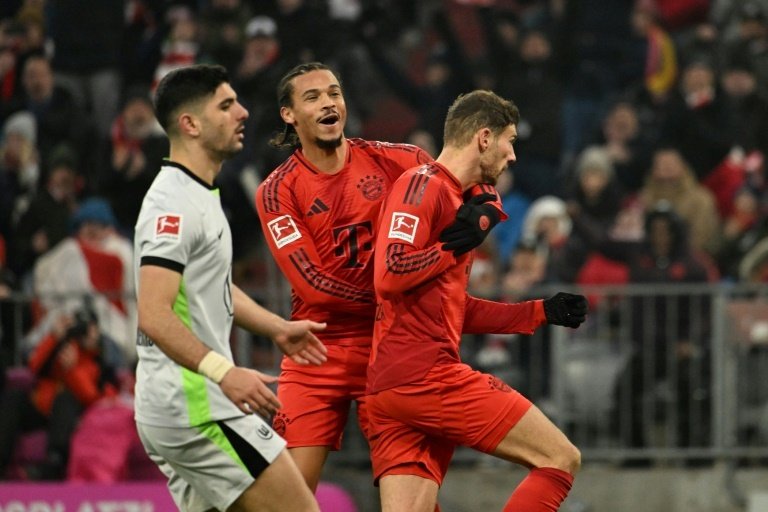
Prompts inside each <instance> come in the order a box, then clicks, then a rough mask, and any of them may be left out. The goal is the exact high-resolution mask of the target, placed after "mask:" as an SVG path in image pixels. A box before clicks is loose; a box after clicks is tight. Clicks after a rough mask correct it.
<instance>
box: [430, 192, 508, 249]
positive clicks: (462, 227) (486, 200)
mask: <svg viewBox="0 0 768 512" xmlns="http://www.w3.org/2000/svg"><path fill="white" fill-rule="evenodd" d="M495 199H496V196H495V195H493V194H478V195H476V196H473V197H472V198H471V199H469V200H468V201H467V202H466V203H464V204H462V205H461V206H459V209H458V210H457V212H456V220H455V221H454V223H453V224H451V225H450V226H448V227H447V228H445V229H444V230H443V231H442V233H440V241H441V242H443V250H444V251H453V254H454V256H461V255H462V254H464V253H467V252H469V251H471V250H472V249H474V248H475V247H477V246H478V245H480V244H481V243H483V240H485V237H487V236H488V233H490V232H491V228H493V226H495V225H496V224H498V223H499V220H501V219H500V215H499V211H498V210H497V209H496V208H495V207H494V206H493V205H492V204H491V202H492V201H494V200H495Z"/></svg>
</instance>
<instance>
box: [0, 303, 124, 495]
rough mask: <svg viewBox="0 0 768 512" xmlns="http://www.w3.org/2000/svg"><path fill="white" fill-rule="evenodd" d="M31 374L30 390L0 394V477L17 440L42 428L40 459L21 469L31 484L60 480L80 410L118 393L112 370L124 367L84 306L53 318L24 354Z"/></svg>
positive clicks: (118, 386)
mask: <svg viewBox="0 0 768 512" xmlns="http://www.w3.org/2000/svg"><path fill="white" fill-rule="evenodd" d="M28 364H29V368H30V369H31V370H32V372H33V373H34V375H35V382H34V387H33V389H32V390H31V392H30V391H27V390H24V389H16V388H7V389H6V390H4V391H3V395H2V399H1V400H0V403H1V404H2V408H3V414H1V415H0V475H3V474H4V473H5V470H6V469H7V467H8V463H9V462H10V459H11V455H12V452H13V449H14V447H15V446H16V441H17V439H18V436H19V435H20V434H22V433H24V432H30V431H32V430H36V429H39V428H42V427H45V428H46V429H47V433H48V436H47V446H46V458H45V461H44V462H43V463H42V464H40V465H38V466H33V467H28V468H25V469H26V476H27V478H29V479H31V480H58V479H62V478H63V477H64V476H65V471H66V467H67V459H68V457H69V442H70V439H71V437H72V434H73V433H74V431H75V427H76V426H77V422H78V419H79V418H80V416H81V415H82V413H83V411H84V410H85V409H86V408H87V407H88V406H89V405H91V404H92V403H94V402H95V401H96V400H98V399H99V398H101V397H103V396H110V395H115V394H117V392H118V391H119V389H120V383H119V381H118V378H117V371H118V370H119V369H120V368H123V367H124V363H123V360H122V357H121V355H120V351H119V350H118V349H117V347H116V346H115V345H114V343H113V342H112V341H111V340H110V339H109V338H108V337H107V336H105V335H104V333H103V332H102V331H101V329H100V327H99V319H98V317H97V316H96V313H95V312H94V311H93V310H91V309H88V308H83V309H80V310H78V311H76V312H75V313H74V314H59V315H58V316H57V318H56V320H55V322H54V323H53V326H52V328H51V330H50V332H48V333H47V334H46V336H45V337H44V338H43V340H42V341H41V342H40V344H39V345H38V346H37V347H35V349H34V350H33V351H32V352H31V353H30V355H29V361H28Z"/></svg>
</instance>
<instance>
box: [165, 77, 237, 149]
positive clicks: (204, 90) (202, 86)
mask: <svg viewBox="0 0 768 512" xmlns="http://www.w3.org/2000/svg"><path fill="white" fill-rule="evenodd" d="M223 83H229V75H228V74H227V70H226V69H225V68H224V67H223V66H218V65H210V64H196V65H194V66H187V67H183V68H179V69H175V70H173V71H171V72H170V73H168V74H167V75H165V76H164V77H163V79H162V80H160V83H159V84H158V86H157V90H156V91H155V102H154V105H155V116H156V117H157V120H158V121H159V122H160V126H162V127H163V129H164V130H165V132H166V133H167V134H168V135H171V133H175V130H176V128H175V123H174V116H175V115H176V113H177V111H178V110H179V109H180V108H181V107H183V106H186V105H189V104H190V103H194V102H196V101H199V100H201V99H203V98H205V97H206V96H210V95H213V94H214V93H215V92H216V89H218V88H219V86H220V85H221V84H223Z"/></svg>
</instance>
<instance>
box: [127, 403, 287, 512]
mask: <svg viewBox="0 0 768 512" xmlns="http://www.w3.org/2000/svg"><path fill="white" fill-rule="evenodd" d="M136 427H137V429H138V432H139V438H141V442H142V444H143V445H144V449H145V450H146V452H147V454H149V456H150V458H151V459H152V460H153V461H154V462H155V463H156V464H157V465H158V466H159V467H160V470H161V471H162V472H163V473H164V474H165V475H166V476H167V477H168V489H169V490H170V491H171V495H172V496H173V500H174V501H175V502H176V505H177V506H178V507H179V510H181V511H182V512H204V511H207V510H210V509H214V508H215V509H218V510H222V511H223V510H227V509H228V508H229V507H230V506H231V505H232V504H233V503H234V502H235V500H237V498H239V497H240V495H241V494H242V493H243V492H244V491H245V490H246V489H247V488H248V487H249V486H250V485H251V484H252V483H253V482H254V481H255V480H256V478H258V477H259V475H260V474H261V472H262V471H264V470H265V469H266V468H267V467H268V466H269V465H270V464H271V463H272V462H273V461H274V460H275V459H276V458H277V456H278V455H280V452H282V451H283V449H285V444H286V443H285V440H284V439H283V438H282V437H280V436H278V435H277V434H276V433H275V432H274V430H272V428H271V427H270V426H269V425H268V424H267V422H266V421H264V420H263V419H261V418H260V417H259V416H257V415H255V414H251V415H249V416H241V417H238V418H232V419H228V420H220V421H215V422H211V423H205V424H203V425H198V426H197V427H189V428H175V427H156V426H151V425H146V424H143V423H138V422H137V423H136Z"/></svg>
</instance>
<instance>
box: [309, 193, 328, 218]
mask: <svg viewBox="0 0 768 512" xmlns="http://www.w3.org/2000/svg"><path fill="white" fill-rule="evenodd" d="M328 210H330V208H328V205H326V204H325V203H324V202H323V201H322V200H321V199H320V198H319V197H316V198H315V200H314V201H313V202H312V207H311V208H310V209H309V211H308V212H307V217H311V216H313V215H317V214H319V213H323V212H327V211H328Z"/></svg>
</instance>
